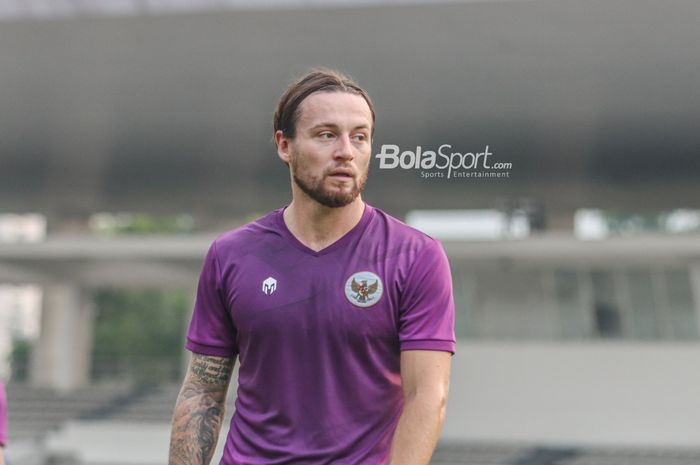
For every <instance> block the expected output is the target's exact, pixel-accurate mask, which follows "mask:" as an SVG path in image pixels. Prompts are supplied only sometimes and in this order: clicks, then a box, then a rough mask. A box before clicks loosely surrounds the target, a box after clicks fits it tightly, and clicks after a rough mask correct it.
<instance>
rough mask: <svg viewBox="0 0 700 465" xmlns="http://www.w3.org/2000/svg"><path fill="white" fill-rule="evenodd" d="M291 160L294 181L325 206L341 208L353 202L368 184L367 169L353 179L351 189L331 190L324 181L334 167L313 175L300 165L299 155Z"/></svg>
mask: <svg viewBox="0 0 700 465" xmlns="http://www.w3.org/2000/svg"><path fill="white" fill-rule="evenodd" d="M291 162H292V173H293V175H292V178H293V179H294V183H295V184H296V185H297V186H299V189H301V190H302V191H303V192H304V193H305V194H306V195H308V196H309V197H311V198H312V199H314V200H315V201H316V202H318V203H320V204H321V205H323V206H325V207H329V208H339V207H344V206H346V205H348V204H350V203H352V202H353V201H354V200H355V199H356V198H357V196H358V195H360V193H361V192H362V191H363V190H364V189H365V184H367V171H365V172H364V173H360V174H359V176H356V177H354V178H353V179H352V185H351V186H350V188H349V189H342V190H331V189H328V188H326V187H325V186H324V181H325V180H326V177H328V175H329V174H330V172H331V171H332V169H328V170H326V171H324V172H323V174H321V176H313V175H312V174H309V173H308V170H305V169H304V167H303V166H300V165H301V163H300V162H299V157H298V155H297V156H293V157H292V159H291Z"/></svg>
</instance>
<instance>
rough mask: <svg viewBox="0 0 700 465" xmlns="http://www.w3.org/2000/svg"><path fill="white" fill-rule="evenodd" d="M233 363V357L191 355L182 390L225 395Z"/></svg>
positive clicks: (234, 360) (234, 359)
mask: <svg viewBox="0 0 700 465" xmlns="http://www.w3.org/2000/svg"><path fill="white" fill-rule="evenodd" d="M235 362H236V358H235V357H220V356H214V355H205V354H198V353H192V360H191V361H190V365H189V368H188V370H187V376H186V377H185V383H184V384H185V386H184V388H186V387H190V388H191V389H195V390H198V391H201V392H209V393H223V394H224V395H225V394H226V390H227V389H228V385H229V383H230V381H231V375H232V373H233V367H234V364H235ZM183 390H184V389H183Z"/></svg>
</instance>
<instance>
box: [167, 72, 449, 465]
mask: <svg viewBox="0 0 700 465" xmlns="http://www.w3.org/2000/svg"><path fill="white" fill-rule="evenodd" d="M374 119H375V118H374V109H373V106H372V101H371V100H370V98H369V96H368V95H367V93H366V92H365V91H364V90H362V89H361V88H360V87H358V86H357V84H355V83H354V82H353V81H351V80H350V79H349V78H348V77H346V76H344V75H342V74H340V73H337V72H335V71H330V70H315V71H312V72H310V73H309V74H307V75H306V76H304V77H303V78H301V79H300V80H299V81H297V82H295V83H294V84H292V85H291V86H290V87H289V88H288V89H287V90H286V91H285V93H284V94H283V95H282V97H281V99H280V101H279V104H278V107H277V111H276V113H275V117H274V130H275V133H274V139H275V143H276V145H277V153H278V156H279V157H280V159H281V160H282V161H283V162H284V163H285V164H287V166H289V171H290V178H291V187H292V202H291V203H290V204H289V206H287V207H286V208H282V209H279V210H276V211H273V212H272V213H269V214H268V215H266V216H264V217H263V218H261V219H259V220H257V221H255V222H253V223H250V224H247V225H245V226H243V227H241V228H238V229H235V230H233V231H230V232H227V233H225V234H223V235H221V236H219V237H218V238H217V239H216V240H215V241H214V243H213V244H212V245H211V247H210V249H209V252H208V253H207V256H206V259H205V262H204V267H203V269H202V274H201V276H200V281H199V287H198V290H197V300H196V304H195V309H194V314H193V317H192V321H191V323H190V328H189V332H188V337H187V348H188V349H189V350H191V351H192V352H193V355H192V361H191V363H190V367H189V370H188V373H187V375H186V378H185V381H184V384H183V387H182V390H181V392H180V395H179V397H178V400H177V404H176V407H175V413H174V417H173V431H172V437H171V444H170V464H172V465H175V464H178V465H179V464H188V465H194V464H207V463H209V461H210V460H211V457H212V454H213V452H214V447H215V445H216V440H217V437H218V433H219V428H220V424H221V421H222V416H223V407H224V400H225V397H226V391H227V388H228V384H229V380H230V377H231V372H232V369H233V365H234V360H235V358H236V356H238V358H239V360H240V367H239V376H238V392H237V398H236V411H235V414H234V417H233V419H232V421H231V425H230V431H229V434H228V438H227V441H226V445H225V449H224V456H223V459H222V462H221V463H222V464H225V465H238V464H267V465H269V464H279V465H282V464H309V465H311V464H313V465H317V464H318V465H321V464H346V465H377V464H391V465H425V464H427V463H428V462H429V460H430V457H431V455H432V452H433V449H434V448H435V444H436V442H437V439H438V436H439V434H440V429H441V427H442V423H443V419H444V415H445V406H446V402H447V391H448V378H449V369H450V357H451V355H452V354H453V353H454V350H455V338H454V304H453V299H452V283H451V277H450V271H449V265H448V263H447V258H446V257H445V254H444V252H443V250H442V247H441V246H440V244H439V243H438V242H437V241H436V240H434V239H432V238H430V237H428V236H426V235H425V234H422V233H420V232H418V231H416V230H414V229H412V228H409V227H408V226H406V225H404V224H403V223H401V222H399V221H398V220H396V219H394V218H392V217H390V216H389V215H387V214H386V213H384V212H382V211H380V210H378V209H376V208H373V207H371V206H369V205H367V204H365V203H364V202H363V201H362V197H361V195H360V193H361V192H362V190H363V188H364V186H365V182H366V181H367V173H368V169H369V162H370V158H371V152H372V149H371V141H372V136H373V133H374Z"/></svg>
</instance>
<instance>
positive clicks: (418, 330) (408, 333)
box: [399, 240, 456, 353]
mask: <svg viewBox="0 0 700 465" xmlns="http://www.w3.org/2000/svg"><path fill="white" fill-rule="evenodd" d="M399 305H400V307H399V344H400V349H401V350H402V351H405V350H432V351H446V352H451V353H454V352H455V343H456V341H455V307H454V298H453V296H452V274H451V272H450V265H449V262H448V261H447V255H445V251H444V250H443V248H442V246H441V244H440V243H439V242H438V241H436V240H432V241H431V242H430V243H428V244H427V245H426V246H425V247H424V248H423V250H422V251H420V252H419V253H418V255H417V257H416V258H415V259H414V260H413V263H412V264H411V266H410V269H409V271H408V275H407V277H406V280H405V282H404V283H403V284H402V289H401V296H400V303H399Z"/></svg>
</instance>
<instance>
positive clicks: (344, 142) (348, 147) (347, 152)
mask: <svg viewBox="0 0 700 465" xmlns="http://www.w3.org/2000/svg"><path fill="white" fill-rule="evenodd" d="M334 158H340V159H345V160H352V159H353V158H355V154H354V152H353V147H352V141H351V140H350V134H341V136H340V137H338V145H337V147H336V150H335V153H334Z"/></svg>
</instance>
